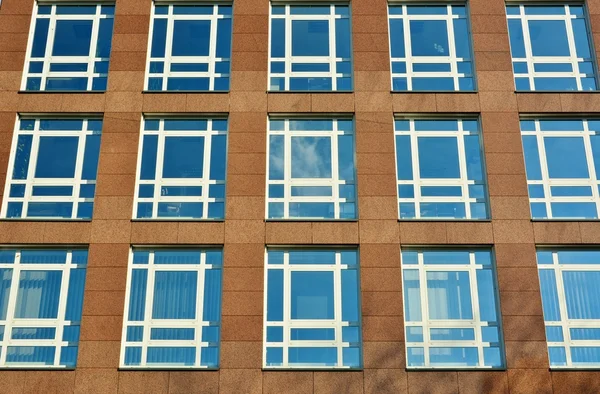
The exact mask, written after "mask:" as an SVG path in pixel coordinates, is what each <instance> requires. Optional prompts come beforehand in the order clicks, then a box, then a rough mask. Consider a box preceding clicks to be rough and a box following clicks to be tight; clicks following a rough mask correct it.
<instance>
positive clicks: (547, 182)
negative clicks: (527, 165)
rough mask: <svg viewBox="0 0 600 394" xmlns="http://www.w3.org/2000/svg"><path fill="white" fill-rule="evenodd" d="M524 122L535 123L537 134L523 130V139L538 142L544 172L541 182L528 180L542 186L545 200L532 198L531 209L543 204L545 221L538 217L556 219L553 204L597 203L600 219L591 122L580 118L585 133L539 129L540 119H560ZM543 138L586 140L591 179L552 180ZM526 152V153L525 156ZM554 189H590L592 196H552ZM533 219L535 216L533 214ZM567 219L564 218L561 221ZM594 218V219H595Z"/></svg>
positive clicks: (528, 183) (594, 133) (537, 119)
mask: <svg viewBox="0 0 600 394" xmlns="http://www.w3.org/2000/svg"><path fill="white" fill-rule="evenodd" d="M521 120H522V121H523V120H534V121H535V131H523V130H521V136H523V137H525V136H534V137H536V140H537V146H538V153H539V157H540V163H539V164H540V168H541V173H542V180H529V179H527V186H532V185H541V186H543V188H544V198H532V197H529V203H530V206H531V204H533V203H543V204H545V205H546V216H547V217H546V218H535V219H536V220H537V219H542V220H544V219H553V220H556V219H557V218H555V217H553V215H552V203H573V202H582V203H585V202H593V203H594V204H596V215H597V217H599V218H600V191H599V186H600V181H599V180H598V174H597V170H596V167H595V165H594V155H593V151H592V142H591V137H593V136H596V135H598V133H597V132H596V131H591V130H590V129H589V126H588V121H589V120H592V119H581V120H582V121H583V131H570V130H565V131H542V129H541V126H540V120H560V118H554V119H553V118H546V119H540V118H535V119H527V118H521ZM544 137H580V138H582V139H583V144H584V147H585V154H586V159H587V166H588V171H589V178H587V179H585V178H557V179H551V178H550V174H549V170H548V160H547V157H546V146H545V144H544ZM525 154H526V153H525V152H524V155H525ZM553 186H589V187H591V189H592V195H591V196H589V197H584V196H579V197H577V196H552V192H551V188H552V187H553ZM532 217H533V215H532ZM558 219H565V218H558ZM577 219H590V218H577ZM592 219H594V218H592Z"/></svg>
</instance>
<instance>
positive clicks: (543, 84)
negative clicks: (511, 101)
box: [533, 77, 577, 91]
mask: <svg viewBox="0 0 600 394" xmlns="http://www.w3.org/2000/svg"><path fill="white" fill-rule="evenodd" d="M533 82H534V84H535V89H536V90H550V91H558V90H577V80H576V79H575V78H559V77H554V78H534V79H533Z"/></svg>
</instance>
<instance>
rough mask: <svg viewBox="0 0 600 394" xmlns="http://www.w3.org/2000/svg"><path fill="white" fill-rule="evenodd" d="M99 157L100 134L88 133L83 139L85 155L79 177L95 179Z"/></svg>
mask: <svg viewBox="0 0 600 394" xmlns="http://www.w3.org/2000/svg"><path fill="white" fill-rule="evenodd" d="M99 157H100V136H99V135H88V136H86V139H85V155H84V158H83V169H82V172H81V179H87V180H95V179H96V173H97V172H98V158H99Z"/></svg>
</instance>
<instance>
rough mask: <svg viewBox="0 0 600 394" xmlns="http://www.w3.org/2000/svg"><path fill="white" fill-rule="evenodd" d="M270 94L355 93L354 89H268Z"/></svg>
mask: <svg viewBox="0 0 600 394" xmlns="http://www.w3.org/2000/svg"><path fill="white" fill-rule="evenodd" d="M267 93H268V94H285V93H294V94H301V93H304V94H309V93H316V94H327V93H329V94H354V90H267Z"/></svg>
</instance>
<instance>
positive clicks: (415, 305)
mask: <svg viewBox="0 0 600 394" xmlns="http://www.w3.org/2000/svg"><path fill="white" fill-rule="evenodd" d="M405 255H406V253H405V252H403V253H402V259H403V260H402V261H403V264H405V262H404V261H405V259H406V257H405ZM402 274H403V278H404V280H403V284H404V314H405V318H406V321H421V319H422V316H421V287H420V282H419V271H417V270H403V272H402Z"/></svg>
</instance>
